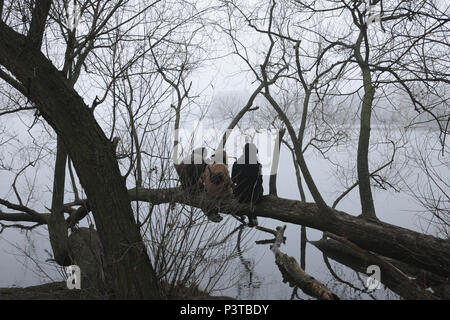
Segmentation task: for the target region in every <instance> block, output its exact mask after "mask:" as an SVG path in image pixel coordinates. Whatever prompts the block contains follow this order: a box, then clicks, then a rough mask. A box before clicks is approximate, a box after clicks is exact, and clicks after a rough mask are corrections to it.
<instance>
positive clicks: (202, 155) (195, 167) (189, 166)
mask: <svg viewBox="0 0 450 320" xmlns="http://www.w3.org/2000/svg"><path fill="white" fill-rule="evenodd" d="M207 155H208V151H207V150H206V148H197V149H194V150H193V151H192V154H191V155H190V156H188V157H186V158H184V159H183V160H182V161H181V163H180V164H178V165H175V170H176V171H177V173H178V176H179V178H180V182H181V187H182V188H183V189H184V190H186V191H188V192H190V193H198V192H200V191H203V184H202V183H201V182H200V177H201V175H202V173H203V172H204V171H205V168H206V166H207V165H208V160H206V157H207Z"/></svg>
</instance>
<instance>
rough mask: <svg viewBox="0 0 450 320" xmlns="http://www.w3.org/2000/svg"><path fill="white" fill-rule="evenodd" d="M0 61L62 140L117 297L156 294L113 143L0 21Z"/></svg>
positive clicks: (59, 77) (43, 61) (57, 76)
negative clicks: (88, 209)
mask: <svg viewBox="0 0 450 320" xmlns="http://www.w3.org/2000/svg"><path fill="white" fill-rule="evenodd" d="M0 39H2V40H1V43H0V64H1V65H3V66H4V67H6V68H7V69H8V70H9V71H10V72H11V73H12V74H13V75H14V76H15V77H16V79H18V80H19V81H20V82H21V83H22V84H26V85H25V87H27V88H28V94H27V97H28V98H29V99H30V100H31V101H33V102H34V103H35V104H36V106H37V108H38V109H39V111H40V113H41V115H42V116H43V117H44V119H45V120H46V121H47V122H48V123H49V124H50V125H51V126H52V127H53V129H54V130H55V132H56V133H57V134H58V136H59V137H61V139H62V140H63V142H64V146H65V147H66V150H67V152H68V154H69V155H70V158H71V159H72V161H73V163H74V166H75V169H76V171H77V174H78V176H79V178H80V182H81V184H82V186H83V187H84V189H85V191H86V194H87V196H88V198H89V204H90V206H91V208H92V211H93V215H94V218H95V223H96V227H97V230H98V232H99V236H100V239H101V242H102V244H103V247H104V249H105V255H106V257H107V260H108V267H109V269H108V271H109V272H110V274H111V275H112V277H113V286H114V292H115V294H116V297H117V298H159V297H160V293H159V286H158V283H157V280H156V277H155V273H154V270H153V268H152V266H151V263H150V260H149V257H148V255H147V252H146V249H145V246H144V244H143V242H142V237H141V235H140V232H139V228H138V227H137V225H136V223H135V221H134V218H133V211H132V208H131V205H130V201H129V199H128V195H127V190H126V186H125V182H124V180H123V179H122V177H121V175H120V171H119V167H118V164H117V161H116V158H115V154H114V151H113V147H112V144H111V142H110V141H108V140H107V138H106V136H105V135H104V133H103V131H102V129H101V128H100V126H99V125H98V123H97V122H96V121H95V119H94V116H93V114H92V113H91V111H90V110H89V108H88V107H87V106H86V105H85V103H84V102H83V100H82V98H81V97H80V96H79V95H78V94H77V93H76V92H75V90H73V89H72V88H71V86H70V84H69V83H68V82H67V80H66V79H65V78H64V76H63V74H62V73H60V72H59V71H58V70H57V69H56V68H55V67H54V66H53V64H52V63H51V62H50V61H49V60H48V59H47V58H46V57H45V56H44V55H43V54H42V53H41V52H40V50H38V49H36V48H34V47H33V46H32V45H31V44H30V43H29V42H28V41H27V38H26V37H24V36H23V35H21V34H19V33H17V32H15V31H13V30H12V29H11V28H10V27H8V26H7V25H5V24H4V23H3V22H0Z"/></svg>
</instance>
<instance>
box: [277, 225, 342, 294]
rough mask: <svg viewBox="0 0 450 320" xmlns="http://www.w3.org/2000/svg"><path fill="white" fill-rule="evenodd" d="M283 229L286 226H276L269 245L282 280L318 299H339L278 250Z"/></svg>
mask: <svg viewBox="0 0 450 320" xmlns="http://www.w3.org/2000/svg"><path fill="white" fill-rule="evenodd" d="M285 230H286V226H283V227H277V236H276V238H275V243H274V244H273V245H271V246H270V250H272V252H273V253H274V255H275V263H276V264H277V266H278V268H279V269H280V272H281V274H282V275H283V282H288V283H289V285H290V286H291V287H297V288H300V289H301V290H302V291H303V292H304V293H306V294H308V295H310V296H312V297H315V298H317V299H319V300H339V297H338V296H337V295H335V294H334V293H333V292H331V291H330V289H328V288H327V287H326V286H325V285H323V284H322V283H320V282H319V281H317V280H316V279H314V278H313V277H311V276H310V275H309V274H307V273H306V272H305V271H303V269H302V268H300V266H299V265H298V263H297V260H295V258H293V257H290V256H288V255H287V254H285V253H283V252H281V251H280V246H281V243H282V242H283V235H284V231H285Z"/></svg>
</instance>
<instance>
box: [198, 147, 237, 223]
mask: <svg viewBox="0 0 450 320" xmlns="http://www.w3.org/2000/svg"><path fill="white" fill-rule="evenodd" d="M211 160H212V162H211V163H210V164H209V165H207V166H206V168H205V170H204V171H203V173H202V175H201V177H200V182H201V183H203V185H204V188H205V191H206V193H207V194H208V195H210V196H212V197H214V198H216V199H222V198H226V197H229V196H232V195H233V189H232V182H231V177H230V172H229V171H228V166H227V154H226V152H225V151H218V152H216V154H215V155H213V157H212V159H211ZM206 215H207V216H208V218H209V219H210V220H211V221H214V222H220V221H221V220H222V217H221V216H220V215H219V213H218V212H217V210H215V209H214V210H209V211H208V212H207V213H206Z"/></svg>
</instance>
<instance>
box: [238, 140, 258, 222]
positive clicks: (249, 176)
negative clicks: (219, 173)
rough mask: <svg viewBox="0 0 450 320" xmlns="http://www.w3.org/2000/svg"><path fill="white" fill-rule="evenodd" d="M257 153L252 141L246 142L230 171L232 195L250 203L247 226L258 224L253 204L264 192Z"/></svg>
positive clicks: (242, 201)
mask: <svg viewBox="0 0 450 320" xmlns="http://www.w3.org/2000/svg"><path fill="white" fill-rule="evenodd" d="M257 153H258V149H257V148H256V146H255V145H254V144H253V143H246V144H245V146H244V154H243V155H242V156H241V157H240V158H239V159H237V161H236V162H235V163H234V164H233V168H232V171H231V180H232V181H233V185H234V187H233V194H234V196H235V197H236V198H237V199H238V201H239V202H241V203H249V204H250V212H251V214H250V215H248V220H249V223H248V225H249V227H254V226H257V225H258V220H257V218H256V215H255V214H254V210H255V208H254V206H255V204H256V203H257V202H258V201H259V200H260V199H261V197H262V195H263V192H264V189H263V186H262V175H261V169H262V166H261V164H260V163H259V162H258V158H257Z"/></svg>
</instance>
